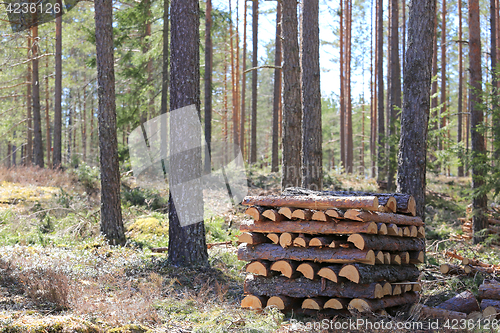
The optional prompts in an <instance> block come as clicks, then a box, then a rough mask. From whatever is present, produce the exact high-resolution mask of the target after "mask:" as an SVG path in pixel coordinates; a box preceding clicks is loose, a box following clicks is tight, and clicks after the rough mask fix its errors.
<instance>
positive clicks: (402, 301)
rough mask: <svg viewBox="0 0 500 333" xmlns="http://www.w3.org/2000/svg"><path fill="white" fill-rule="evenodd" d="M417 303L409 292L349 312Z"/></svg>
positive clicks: (360, 303) (355, 304)
mask: <svg viewBox="0 0 500 333" xmlns="http://www.w3.org/2000/svg"><path fill="white" fill-rule="evenodd" d="M408 35H409V33H408ZM417 301H418V294H417V293H415V292H408V293H404V294H402V295H399V296H387V297H384V298H382V299H377V300H371V299H361V298H355V299H353V300H352V301H351V302H350V303H349V310H351V309H353V310H354V309H355V310H357V311H359V312H374V311H377V310H380V309H385V308H390V307H393V306H401V305H406V304H412V303H415V302H417Z"/></svg>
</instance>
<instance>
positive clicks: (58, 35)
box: [52, 0, 93, 169]
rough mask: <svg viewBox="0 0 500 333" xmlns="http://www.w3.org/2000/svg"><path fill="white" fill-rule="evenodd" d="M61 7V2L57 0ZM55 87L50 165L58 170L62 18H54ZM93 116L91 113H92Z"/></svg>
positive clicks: (59, 162) (60, 132)
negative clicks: (51, 159)
mask: <svg viewBox="0 0 500 333" xmlns="http://www.w3.org/2000/svg"><path fill="white" fill-rule="evenodd" d="M57 3H58V4H59V6H62V0H57ZM55 63H56V68H55V85H54V95H55V96H54V98H55V99H54V156H53V161H52V165H53V167H54V168H56V169H59V168H61V165H62V108H61V97H62V18H61V16H60V15H58V16H57V17H56V55H55ZM92 114H93V112H92Z"/></svg>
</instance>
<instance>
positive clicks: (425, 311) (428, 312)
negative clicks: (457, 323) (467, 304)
mask: <svg viewBox="0 0 500 333" xmlns="http://www.w3.org/2000/svg"><path fill="white" fill-rule="evenodd" d="M420 318H422V319H427V318H436V319H440V320H466V318H467V314H465V313H463V312H458V311H450V310H444V309H439V308H432V307H429V306H426V305H424V306H422V309H421V310H420Z"/></svg>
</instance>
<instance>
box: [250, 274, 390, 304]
mask: <svg viewBox="0 0 500 333" xmlns="http://www.w3.org/2000/svg"><path fill="white" fill-rule="evenodd" d="M244 291H245V294H252V295H267V296H274V295H284V296H289V297H294V298H311V297H320V296H322V297H344V298H355V297H359V298H367V299H375V298H381V297H383V296H384V290H383V288H382V286H381V285H380V283H370V284H356V283H353V282H341V283H334V282H332V281H329V280H326V279H321V280H308V279H306V278H302V277H300V278H297V279H288V278H286V277H284V276H275V277H271V278H265V277H262V276H258V275H251V274H250V275H248V276H247V277H246V280H245V284H244Z"/></svg>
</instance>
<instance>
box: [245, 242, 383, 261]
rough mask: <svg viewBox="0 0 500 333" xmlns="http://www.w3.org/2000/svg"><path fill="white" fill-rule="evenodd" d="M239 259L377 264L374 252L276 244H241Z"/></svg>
mask: <svg viewBox="0 0 500 333" xmlns="http://www.w3.org/2000/svg"><path fill="white" fill-rule="evenodd" d="M238 259H239V260H245V261H252V260H259V259H264V260H270V261H277V260H296V261H306V260H308V261H315V262H322V263H333V264H350V263H364V264H368V265H374V264H375V254H374V253H373V251H361V250H357V249H344V248H340V249H330V248H324V249H320V248H307V249H305V248H301V247H298V248H297V247H288V248H283V247H281V246H280V245H276V244H258V245H255V246H249V245H247V244H241V245H240V246H239V247H238Z"/></svg>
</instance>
